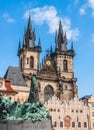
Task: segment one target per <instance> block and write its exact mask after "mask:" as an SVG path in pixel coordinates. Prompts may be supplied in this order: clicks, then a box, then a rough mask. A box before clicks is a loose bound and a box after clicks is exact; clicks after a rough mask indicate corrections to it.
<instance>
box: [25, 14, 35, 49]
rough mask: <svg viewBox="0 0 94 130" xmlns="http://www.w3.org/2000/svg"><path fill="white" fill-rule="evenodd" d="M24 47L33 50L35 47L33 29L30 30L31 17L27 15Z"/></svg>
mask: <svg viewBox="0 0 94 130" xmlns="http://www.w3.org/2000/svg"><path fill="white" fill-rule="evenodd" d="M26 45H27V47H28V48H34V47H35V29H34V31H33V30H32V22H31V16H30V15H29V19H28V27H27V31H26Z"/></svg>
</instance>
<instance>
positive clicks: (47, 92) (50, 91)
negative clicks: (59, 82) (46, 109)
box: [44, 85, 54, 101]
mask: <svg viewBox="0 0 94 130" xmlns="http://www.w3.org/2000/svg"><path fill="white" fill-rule="evenodd" d="M53 95H54V90H53V88H52V87H51V86H50V85H48V86H47V87H45V89H44V101H47V100H48V99H49V98H51V97H52V96H53Z"/></svg>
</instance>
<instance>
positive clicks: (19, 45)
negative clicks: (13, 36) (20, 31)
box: [18, 40, 21, 56]
mask: <svg viewBox="0 0 94 130" xmlns="http://www.w3.org/2000/svg"><path fill="white" fill-rule="evenodd" d="M20 50H21V42H20V40H19V44H18V56H19V51H20Z"/></svg>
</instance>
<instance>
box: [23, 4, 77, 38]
mask: <svg viewBox="0 0 94 130" xmlns="http://www.w3.org/2000/svg"><path fill="white" fill-rule="evenodd" d="M29 13H30V14H31V17H32V19H33V21H34V22H35V23H36V24H37V25H42V24H43V23H44V22H45V23H46V24H47V25H48V27H49V33H55V32H56V30H57V29H58V25H59V20H60V19H61V21H62V23H63V28H64V30H65V31H66V33H67V38H68V39H73V40H77V38H78V35H79V34H78V32H79V31H78V29H77V28H76V29H72V28H71V20H70V19H69V18H67V17H63V18H60V17H59V16H58V12H57V10H56V8H55V7H54V6H44V7H42V8H34V9H31V10H27V11H26V12H25V13H24V18H28V17H29ZM74 32H75V33H76V32H77V35H75V37H74V36H73V34H74Z"/></svg>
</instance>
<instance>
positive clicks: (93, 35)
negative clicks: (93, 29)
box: [91, 33, 94, 43]
mask: <svg viewBox="0 0 94 130" xmlns="http://www.w3.org/2000/svg"><path fill="white" fill-rule="evenodd" d="M91 41H92V42H93V43H94V33H93V34H92V36H91Z"/></svg>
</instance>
